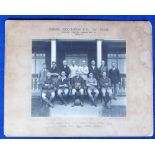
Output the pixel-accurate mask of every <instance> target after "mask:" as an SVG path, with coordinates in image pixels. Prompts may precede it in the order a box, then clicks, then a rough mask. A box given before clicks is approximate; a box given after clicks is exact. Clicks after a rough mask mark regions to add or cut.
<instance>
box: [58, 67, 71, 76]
mask: <svg viewBox="0 0 155 155" xmlns="http://www.w3.org/2000/svg"><path fill="white" fill-rule="evenodd" d="M62 71H64V72H65V73H66V76H67V77H68V76H69V74H70V72H71V70H70V68H69V67H68V66H62V67H61V69H60V72H62Z"/></svg>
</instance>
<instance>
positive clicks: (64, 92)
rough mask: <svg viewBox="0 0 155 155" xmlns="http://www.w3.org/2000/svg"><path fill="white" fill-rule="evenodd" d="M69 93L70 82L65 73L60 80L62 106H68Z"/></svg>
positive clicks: (59, 92) (59, 89) (59, 91)
mask: <svg viewBox="0 0 155 155" xmlns="http://www.w3.org/2000/svg"><path fill="white" fill-rule="evenodd" d="M68 92H69V80H68V78H67V77H66V73H65V71H62V72H61V77H60V78H59V79H58V96H59V98H60V100H61V102H62V104H65V105H66V101H65V100H66V98H67V96H68Z"/></svg>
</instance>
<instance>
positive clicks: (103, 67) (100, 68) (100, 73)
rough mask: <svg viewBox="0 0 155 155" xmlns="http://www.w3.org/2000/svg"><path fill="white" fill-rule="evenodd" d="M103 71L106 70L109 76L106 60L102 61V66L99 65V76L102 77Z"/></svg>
mask: <svg viewBox="0 0 155 155" xmlns="http://www.w3.org/2000/svg"><path fill="white" fill-rule="evenodd" d="M103 72H106V75H107V76H108V69H107V67H106V65H105V61H104V60H102V61H101V66H100V67H99V76H100V77H102V75H103Z"/></svg>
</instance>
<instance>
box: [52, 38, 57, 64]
mask: <svg viewBox="0 0 155 155" xmlns="http://www.w3.org/2000/svg"><path fill="white" fill-rule="evenodd" d="M52 61H56V40H51V64H52Z"/></svg>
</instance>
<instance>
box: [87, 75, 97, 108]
mask: <svg viewBox="0 0 155 155" xmlns="http://www.w3.org/2000/svg"><path fill="white" fill-rule="evenodd" d="M86 86H87V88H88V89H87V90H88V95H89V97H90V99H91V101H92V104H93V105H94V106H97V105H96V103H95V101H96V99H97V97H98V94H99V91H98V89H97V80H96V79H95V78H94V77H93V73H89V77H88V78H87V79H86Z"/></svg>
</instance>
